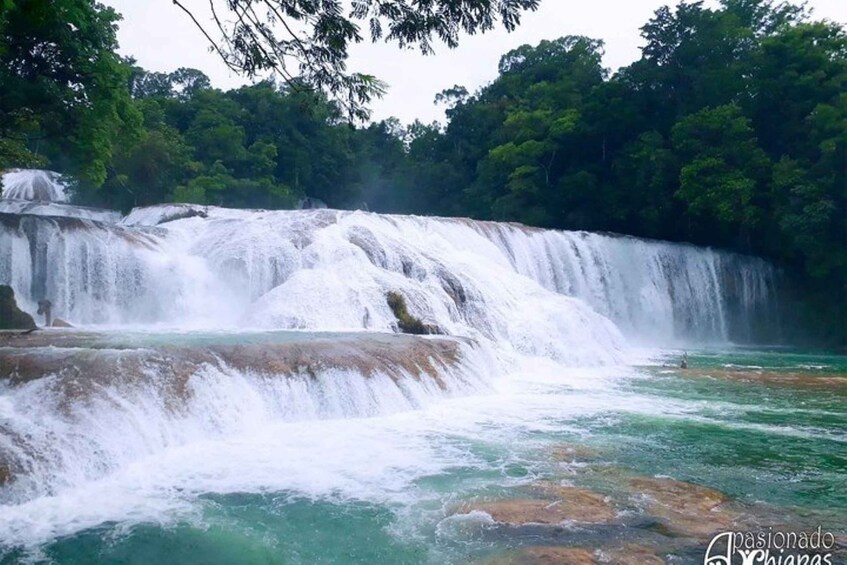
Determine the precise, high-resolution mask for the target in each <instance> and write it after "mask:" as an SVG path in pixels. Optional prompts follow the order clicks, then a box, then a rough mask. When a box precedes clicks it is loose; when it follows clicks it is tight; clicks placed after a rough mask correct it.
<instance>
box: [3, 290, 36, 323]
mask: <svg viewBox="0 0 847 565" xmlns="http://www.w3.org/2000/svg"><path fill="white" fill-rule="evenodd" d="M36 327H38V326H36V325H35V320H33V319H32V316H30V315H29V314H27V313H26V312H24V311H22V310H21V309H20V308H18V304H17V302H16V301H15V291H14V290H12V287H10V286H7V285H0V330H34V329H35V328H36Z"/></svg>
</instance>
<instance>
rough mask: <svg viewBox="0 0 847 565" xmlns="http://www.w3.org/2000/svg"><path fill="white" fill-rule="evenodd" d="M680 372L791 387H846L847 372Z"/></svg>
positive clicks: (690, 370)
mask: <svg viewBox="0 0 847 565" xmlns="http://www.w3.org/2000/svg"><path fill="white" fill-rule="evenodd" d="M680 374H682V375H685V376H690V377H699V378H712V379H726V380H732V381H738V382H743V383H760V384H767V385H776V386H786V387H793V388H819V389H832V388H841V389H844V388H847V374H843V373H811V372H809V371H766V370H758V369H755V370H754V369H751V370H746V371H745V370H737V369H686V370H684V371H680Z"/></svg>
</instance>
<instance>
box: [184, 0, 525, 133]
mask: <svg viewBox="0 0 847 565" xmlns="http://www.w3.org/2000/svg"><path fill="white" fill-rule="evenodd" d="M538 1H539V0H489V1H486V2H479V1H477V0H429V1H427V2H416V1H412V2H410V1H409V0H355V1H354V2H352V6H350V8H349V12H347V11H346V10H347V9H348V8H346V2H342V1H341V0H323V1H321V2H312V1H304V0H258V1H256V0H227V1H226V2H217V1H216V0H211V1H210V2H209V13H204V14H200V13H198V9H195V8H192V9H189V8H188V7H186V3H183V2H180V1H178V0H174V2H173V3H174V4H175V5H176V6H178V7H179V8H181V9H182V10H183V11H184V12H185V14H186V15H187V16H188V17H189V18H191V20H192V21H193V22H194V24H195V25H196V26H197V27H198V28H199V29H200V31H201V32H202V33H203V35H205V37H206V39H207V40H208V41H209V43H210V44H211V46H212V49H213V50H214V51H215V52H216V53H217V54H218V55H219V56H220V57H221V58H222V59H223V61H224V62H225V63H226V64H227V65H228V66H229V67H230V68H231V69H233V70H234V71H236V72H240V73H244V74H247V75H248V76H255V75H256V74H257V73H260V72H262V71H267V70H274V71H276V72H277V73H278V74H279V75H280V76H281V77H282V78H283V80H284V81H285V82H286V83H288V84H289V85H290V86H295V85H300V86H306V87H313V88H316V89H317V90H324V91H326V92H329V93H330V94H332V95H333V96H335V97H336V98H337V100H338V101H339V103H340V105H341V107H343V108H344V109H345V110H346V111H347V113H348V116H349V118H350V119H351V120H354V119H366V118H367V117H368V115H369V113H368V109H367V103H368V102H369V101H370V100H371V98H373V97H374V96H380V95H381V94H382V93H383V92H384V85H383V84H382V83H381V82H380V81H379V80H378V79H377V78H376V77H373V76H370V75H365V74H361V73H350V72H348V71H347V65H346V60H347V55H348V48H349V46H350V44H351V43H360V42H361V41H362V40H363V36H362V30H361V29H360V27H359V22H361V23H363V24H365V25H366V26H367V30H368V34H369V35H370V38H371V40H372V41H373V42H376V41H379V40H380V39H383V38H384V39H385V40H386V41H393V42H396V43H398V44H399V46H400V47H412V46H419V47H420V49H421V51H423V52H424V53H431V52H432V51H433V47H432V44H433V41H435V40H436V39H438V40H440V41H443V42H444V43H445V44H446V45H447V46H448V47H450V48H453V47H456V46H457V45H458V43H459V36H460V34H461V33H467V34H474V33H477V32H485V31H488V30H491V29H493V28H494V25H495V24H496V23H497V21H498V20H499V21H500V22H501V23H502V25H503V26H504V27H505V28H506V29H508V30H513V29H514V28H515V27H516V26H517V24H518V23H519V22H520V16H521V13H522V12H523V11H525V10H534V9H536V8H537V7H538ZM207 16H210V19H211V21H213V22H214V24H213V26H212V27H213V28H214V29H206V28H207V26H205V25H204V24H202V23H201V22H202V21H205V20H206V19H208V18H207ZM293 64H296V65H297V66H298V68H297V70H296V71H294V70H292V69H291V67H292V66H293Z"/></svg>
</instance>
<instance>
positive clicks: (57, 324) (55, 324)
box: [51, 318, 73, 328]
mask: <svg viewBox="0 0 847 565" xmlns="http://www.w3.org/2000/svg"><path fill="white" fill-rule="evenodd" d="M51 325H52V326H53V327H54V328H72V327H73V326H72V325H71V324H70V323H68V322H66V321H64V320H63V319H61V318H56V319H54V320H53V323H52V324H51Z"/></svg>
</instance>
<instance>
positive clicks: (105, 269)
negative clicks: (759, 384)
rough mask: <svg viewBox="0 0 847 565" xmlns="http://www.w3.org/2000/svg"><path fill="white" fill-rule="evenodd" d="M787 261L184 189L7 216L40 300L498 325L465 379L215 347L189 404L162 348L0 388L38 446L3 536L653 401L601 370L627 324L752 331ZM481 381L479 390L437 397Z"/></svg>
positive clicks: (155, 314) (426, 460) (367, 482)
mask: <svg viewBox="0 0 847 565" xmlns="http://www.w3.org/2000/svg"><path fill="white" fill-rule="evenodd" d="M186 216H190V217H186ZM775 276H776V275H775V273H774V272H773V269H772V268H770V267H769V266H768V265H767V264H766V263H764V262H763V261H760V260H757V259H752V258H746V257H740V256H736V255H732V254H728V253H721V252H716V251H712V250H706V249H699V248H694V247H691V246H686V245H676V244H669V243H661V242H649V241H641V240H636V239H632V238H621V237H613V236H603V235H597V234H585V233H570V232H553V231H543V230H534V229H528V228H524V227H520V226H514V225H506V224H495V223H489V222H473V221H470V220H461V219H439V218H420V217H409V216H387V215H379V214H371V213H364V212H340V211H332V210H303V211H276V212H270V211H236V210H224V209H216V208H199V207H185V206H182V207H179V206H159V207H152V208H148V209H142V210H136V211H134V212H133V213H132V214H131V215H130V216H128V217H127V218H125V219H123V220H122V221H121V222H120V223H119V224H111V223H103V222H96V221H91V220H90V219H80V218H74V219H69V218H55V217H46V216H34V215H25V216H20V215H6V216H2V217H0V284H11V285H12V286H13V287H14V289H15V292H16V296H17V297H18V301H19V304H21V306H22V307H24V308H25V309H27V310H29V311H30V312H32V313H34V312H35V304H36V302H37V301H38V300H39V299H41V298H49V299H50V300H51V301H52V302H53V305H54V307H53V314H54V315H55V316H57V317H60V318H63V319H66V320H68V321H70V322H72V323H74V324H76V325H81V326H89V327H100V328H105V329H114V328H115V327H119V328H121V331H125V329H126V328H127V327H131V328H142V329H145V330H146V331H152V332H165V331H174V330H176V331H180V332H183V331H186V330H200V329H203V330H225V331H230V332H247V331H249V330H256V329H261V330H276V329H297V330H314V331H327V330H342V331H351V330H352V331H377V332H388V331H391V330H392V327H393V325H394V324H395V319H394V315H393V313H392V312H391V310H390V309H389V307H388V305H387V302H386V294H387V293H388V292H392V291H393V292H400V293H401V294H403V295H404V296H405V298H406V301H407V303H408V306H409V310H410V312H411V313H412V314H413V315H414V316H417V317H419V318H421V319H422V320H424V321H425V322H427V323H431V324H435V325H437V326H438V327H439V328H441V329H442V330H443V331H444V332H445V333H447V334H450V335H454V336H465V337H469V338H471V339H472V340H474V341H475V342H476V343H478V347H476V348H473V349H472V350H470V349H463V351H464V354H463V356H462V358H461V359H460V360H459V362H458V363H456V364H455V365H445V366H443V367H442V369H441V377H442V378H443V380H444V382H445V383H446V385H447V386H446V387H445V388H441V387H437V386H434V384H433V383H432V382H430V381H426V380H417V379H415V378H412V376H407V377H403V378H400V379H392V378H389V377H388V376H386V374H379V372H377V374H376V375H375V376H370V377H366V376H364V375H362V374H358V373H356V372H355V371H343V372H339V371H337V370H332V369H330V370H328V371H323V372H318V373H317V375H316V376H315V377H304V376H302V375H301V376H297V375H294V376H291V375H283V376H279V378H271V379H268V378H266V377H260V376H257V375H255V374H251V373H249V372H244V371H235V370H232V369H229V368H227V367H221V366H216V367H203V368H196V369H195V371H194V373H193V374H192V375H191V376H190V379H189V394H188V395H187V397H186V398H187V399H186V401H185V402H184V403H182V404H179V403H178V405H177V406H176V407H174V399H173V398H171V397H170V396H169V394H168V392H167V390H168V389H167V387H163V385H162V383H163V382H167V380H168V378H169V373H168V374H161V373H159V372H157V371H160V370H161V367H159V368H158V369H157V368H150V369H149V371H148V372H145V373H144V374H143V375H132V378H131V379H130V378H118V377H120V376H126V375H123V373H118V374H117V375H116V378H115V380H114V382H112V383H107V384H105V385H98V386H97V387H94V388H93V389H92V391H93V392H92V391H88V392H87V393H86V394H82V395H80V394H72V392H73V391H74V390H75V389H74V383H75V381H74V379H75V378H77V377H76V376H75V375H74V373H73V371H69V372H68V373H67V374H57V375H51V376H49V377H46V378H43V379H39V380H36V381H34V382H30V383H28V384H23V385H16V386H14V387H10V386H8V387H6V388H3V389H0V462H2V456H3V454H4V453H5V454H6V457H7V458H12V459H13V460H15V461H18V462H20V461H23V462H25V465H24V466H25V467H26V469H27V472H26V473H25V474H24V475H23V476H22V477H20V478H18V479H17V480H16V481H15V482H14V483H12V485H10V486H8V487H4V488H0V499H2V500H5V501H7V502H9V503H10V504H9V505H8V506H6V507H4V508H3V512H2V513H0V541H6V542H7V543H13V544H16V543H24V544H29V543H40V542H42V541H45V540H48V539H51V538H52V537H54V536H60V535H65V534H69V533H73V532H75V531H79V530H80V529H83V528H87V527H91V526H94V525H97V524H99V523H101V522H103V521H105V520H129V521H130V522H131V521H134V520H149V519H160V518H161V517H162V516H164V515H173V514H174V513H175V512H176V513H178V512H181V511H185V510H186V509H187V508H190V507H191V505H190V504H187V503H186V502H185V501H186V498H185V494H184V492H183V490H182V489H185V492H233V491H236V490H243V491H246V492H254V491H257V490H265V489H278V490H281V489H293V490H296V491H299V492H306V493H309V494H315V495H327V494H328V493H335V494H339V493H340V495H341V496H350V497H360V498H364V499H368V498H369V497H370V498H374V497H376V496H377V495H376V494H375V493H383V494H385V493H392V492H396V493H403V494H402V495H398V496H408V492H407V491H408V486H409V484H410V483H411V481H413V480H414V479H415V478H417V477H420V476H426V475H430V474H433V473H436V472H438V471H439V470H441V469H445V468H448V467H449V466H450V465H461V464H463V463H469V462H468V461H466V460H465V457H464V456H463V455H462V454H461V453H458V454H457V453H453V452H451V451H450V448H449V446H445V445H441V446H440V447H439V448H438V449H435V448H433V447H432V445H431V443H430V441H429V439H428V435H427V434H430V433H438V434H447V435H448V436H449V434H453V433H458V434H464V433H470V434H471V435H475V434H480V435H483V436H484V435H485V434H489V433H490V429H491V426H492V425H494V424H496V426H497V430H499V431H498V432H497V433H498V434H499V433H501V432H502V433H506V432H505V431H503V430H506V429H509V430H510V431H509V432H508V433H510V434H513V433H514V430H515V429H520V428H521V427H523V426H530V427H533V429H538V428H539V427H542V428H543V426H545V425H548V424H546V423H545V422H544V419H543V416H544V414H548V415H551V416H552V415H554V414H555V415H561V414H562V413H563V411H564V412H567V413H569V414H572V415H575V416H578V415H579V414H581V413H586V414H596V413H598V412H600V411H603V410H605V409H608V408H609V406H610V404H609V403H610V402H621V403H623V402H627V403H629V404H628V406H627V409H630V410H638V409H643V410H644V411H645V413H648V412H650V411H653V410H655V409H656V408H655V407H654V406H652V405H649V404H647V403H645V404H643V405H642V404H638V402H639V401H638V400H637V399H633V398H632V397H631V396H630V397H623V396H620V397H614V398H613V395H612V396H610V394H611V393H612V390H613V387H612V385H611V384H610V383H607V382H606V381H604V375H608V374H609V373H610V372H614V373H615V374H616V375H618V376H620V375H619V373H620V370H619V369H612V367H619V366H620V365H622V364H625V363H626V362H627V361H628V360H629V359H630V354H631V351H630V350H629V344H630V343H633V342H642V343H647V344H650V345H666V344H669V343H675V342H678V341H686V340H692V341H702V340H709V341H723V342H725V341H729V340H731V339H734V338H735V337H736V336H741V337H747V336H749V335H750V332H751V330H752V329H754V328H751V326H749V325H748V324H747V320H748V319H751V318H761V317H762V316H765V315H769V312H770V311H771V309H772V308H773V305H774V303H775V297H774V293H775ZM0 353H2V352H0ZM45 354H47V353H46V352H45ZM86 354H88V355H94V356H98V357H102V358H105V356H108V355H112V354H114V353H113V352H112V353H110V352H109V351H89V352H88V353H86ZM115 366H116V367H117V366H119V363H117V362H115ZM596 366H603V367H605V368H604V369H602V371H603V372H600V373H598V372H591V371H586V369H584V368H585V367H596ZM566 367H580V368H581V369H567V368H566ZM117 370H119V371H120V369H117ZM516 372H521V373H522V375H523V376H521V377H520V378H517V376H516ZM623 373H624V374H628V373H629V371H628V370H624V371H623ZM85 377H86V376H83V378H85ZM613 380H614V379H613ZM613 380H612V381H613ZM0 382H2V381H0ZM0 386H3V385H0ZM585 387H587V388H588V389H590V392H587V393H586V394H585V395H582V396H580V395H575V394H574V391H579V390H580V389H582V388H585ZM562 388H564V389H566V394H561V395H558V396H551V395H550V394H548V393H549V391H550V390H559V389H562ZM536 389H537V391H538V392H537V394H536V392H535V391H536ZM492 391H495V393H494V394H493V395H491V396H490V397H489V396H485V395H490V394H491V392H492ZM461 395H483V396H482V397H480V398H478V399H465V400H461V401H459V400H457V401H455V402H457V403H459V404H453V403H452V402H453V401H451V402H448V403H442V402H436V401H437V400H439V399H444V398H446V397H451V396H461ZM516 398H521V399H522V400H521V401H522V402H523V403H524V404H521V405H516V404H514V400H515V399H516ZM615 399H616V400H615ZM633 402H635V404H632V403H633ZM465 409H469V410H470V411H469V412H468V413H467V414H465V415H464V416H463V415H462V411H463V410H465ZM410 410H418V411H419V412H418V414H420V415H413V416H410V415H408V414H407V411H410ZM391 414H394V415H393V416H386V415H391ZM365 416H380V417H379V418H377V419H376V420H361V419H359V418H361V417H365ZM349 418H352V419H349ZM304 420H305V421H309V423H308V424H300V423H298V422H301V421H304ZM316 420H320V422H317V421H316ZM557 425H558V424H557ZM433 430H436V431H435V432H434V431H433ZM406 434H409V435H408V437H406ZM400 436H402V437H403V439H399V440H397V439H392V438H396V437H400ZM509 441H510V440H509ZM448 443H449V442H448ZM175 490H176V491H178V492H175Z"/></svg>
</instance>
